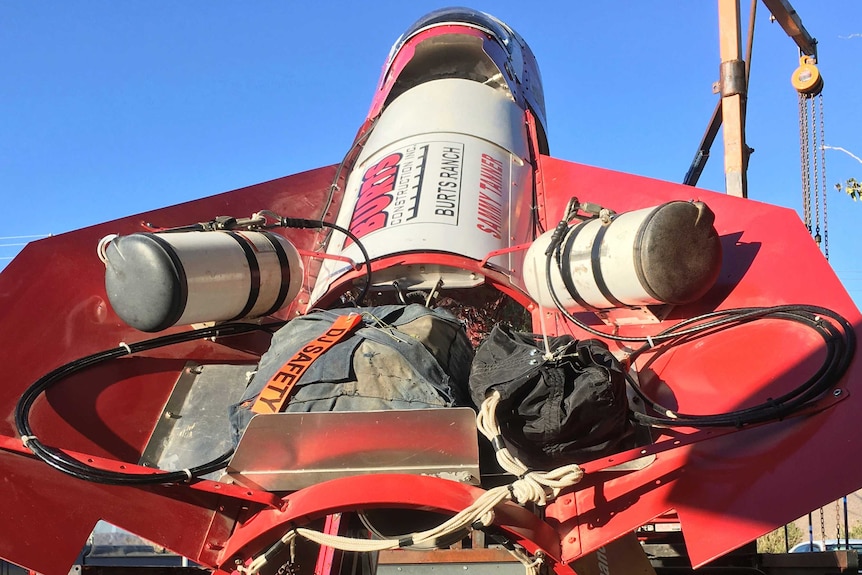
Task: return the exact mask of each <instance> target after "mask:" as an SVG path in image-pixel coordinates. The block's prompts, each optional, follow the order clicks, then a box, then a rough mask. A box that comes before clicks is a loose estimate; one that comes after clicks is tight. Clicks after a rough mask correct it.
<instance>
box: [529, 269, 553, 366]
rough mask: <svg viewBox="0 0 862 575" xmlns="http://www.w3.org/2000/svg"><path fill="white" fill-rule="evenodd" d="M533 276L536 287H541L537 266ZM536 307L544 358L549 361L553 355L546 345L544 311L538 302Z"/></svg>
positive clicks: (546, 333) (549, 347)
mask: <svg viewBox="0 0 862 575" xmlns="http://www.w3.org/2000/svg"><path fill="white" fill-rule="evenodd" d="M533 274H534V275H535V276H536V285H542V282H541V281H540V280H539V266H533ZM548 287H550V286H548ZM537 305H538V307H539V312H538V313H539V329H541V330H542V343H543V344H544V345H545V355H544V358H545V359H546V360H548V361H550V360H551V359H552V358H553V357H554V354H553V353H551V345H550V343H548V330H547V329H546V328H545V310H544V309H542V305H541V304H538V302H537Z"/></svg>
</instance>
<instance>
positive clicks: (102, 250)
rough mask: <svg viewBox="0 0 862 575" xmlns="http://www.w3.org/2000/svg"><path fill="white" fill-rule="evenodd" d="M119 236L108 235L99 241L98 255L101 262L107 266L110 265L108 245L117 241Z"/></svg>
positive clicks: (97, 246)
mask: <svg viewBox="0 0 862 575" xmlns="http://www.w3.org/2000/svg"><path fill="white" fill-rule="evenodd" d="M118 237H120V236H118V235H117V234H108V235H107V236H105V237H103V238H102V239H100V240H99V243H98V244H97V245H96V255H97V256H99V260H101V262H102V263H103V264H105V265H108V244H109V243H111V242H112V241H114V240H115V239H117V238H118Z"/></svg>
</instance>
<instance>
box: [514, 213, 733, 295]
mask: <svg viewBox="0 0 862 575" xmlns="http://www.w3.org/2000/svg"><path fill="white" fill-rule="evenodd" d="M714 220H715V216H714V214H713V213H712V211H711V210H710V209H709V208H708V207H707V206H706V204H704V203H702V202H684V201H674V202H668V203H666V204H662V205H660V206H657V207H651V208H646V209H642V210H635V211H632V212H627V213H623V214H620V215H618V216H616V217H615V218H613V219H612V220H610V221H609V222H608V223H604V222H602V221H601V220H600V219H592V220H587V221H585V222H581V223H579V224H576V225H573V226H571V227H570V228H569V229H568V231H567V232H566V234H565V236H564V237H563V240H562V242H561V244H560V247H559V251H558V253H555V254H552V256H551V257H552V258H553V261H552V262H551V286H553V290H554V293H555V294H556V295H557V297H558V298H559V299H560V301H561V303H562V304H563V307H564V308H566V309H577V308H582V309H590V308H593V309H608V308H616V307H631V306H642V305H653V304H664V303H670V304H685V303H690V302H692V301H695V300H697V299H699V298H700V297H702V296H703V295H704V294H705V293H706V292H707V291H708V290H709V289H710V288H711V287H712V285H713V284H714V283H715V280H716V278H717V277H718V273H719V269H720V267H721V243H720V240H719V237H718V233H717V232H716V230H715V228H714V227H713V222H714ZM552 235H553V232H552V231H551V232H546V233H544V234H542V235H541V236H539V237H538V238H537V239H536V241H535V242H533V244H532V245H531V246H530V248H529V250H528V251H527V255H526V258H525V262H524V282H525V286H526V288H527V293H529V294H530V296H531V297H532V298H533V299H534V300H536V302H537V303H538V304H539V305H541V306H543V307H555V304H554V301H553V299H552V297H551V295H550V289H549V287H548V281H547V279H546V278H547V276H546V273H545V272H546V265H547V256H546V255H545V252H546V251H547V248H548V246H549V245H550V243H551V238H552Z"/></svg>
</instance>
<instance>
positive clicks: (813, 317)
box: [545, 219, 856, 428]
mask: <svg viewBox="0 0 862 575" xmlns="http://www.w3.org/2000/svg"><path fill="white" fill-rule="evenodd" d="M567 223H568V222H567V220H565V219H564V220H563V221H562V222H560V225H558V227H557V229H558V230H561V229H562V228H563V227H564V226H565V225H567ZM564 235H565V234H564V233H562V232H561V233H558V234H555V236H554V238H553V239H552V240H551V244H550V245H549V246H548V249H547V251H546V262H545V263H546V265H545V280H546V282H547V285H548V288H549V293H550V295H551V298H552V299H553V301H554V303H555V305H556V307H557V309H558V310H559V312H560V313H561V314H562V315H563V316H564V317H565V318H566V319H568V320H569V321H571V322H572V323H573V324H575V325H576V326H577V327H579V328H580V329H582V330H584V331H585V332H587V333H589V334H592V335H595V336H597V337H601V338H603V339H606V340H612V341H618V342H625V343H641V344H642V345H641V346H640V347H639V348H638V349H636V350H634V351H633V352H632V353H631V354H630V355H629V361H631V362H633V361H634V360H635V359H637V357H639V356H640V355H641V354H642V353H644V352H645V351H647V350H649V349H651V348H654V347H656V346H657V345H659V344H666V345H669V346H673V345H679V344H681V343H683V342H684V341H687V340H689V339H692V338H695V337H704V336H707V335H709V334H711V333H715V332H717V331H720V330H725V329H730V328H738V327H739V326H741V325H743V324H745V323H748V322H751V321H756V320H762V319H772V320H782V321H790V322H794V323H797V324H799V325H801V326H804V327H806V328H808V329H811V330H814V331H815V332H816V333H817V334H818V335H819V336H820V337H821V338H822V339H823V341H824V348H825V350H826V357H825V359H824V361H823V363H822V364H821V365H820V367H819V368H818V369H817V371H816V372H815V373H814V374H813V375H812V376H811V377H809V378H808V379H807V380H806V381H805V382H804V383H803V384H801V385H799V386H798V387H797V388H795V389H793V390H792V391H790V392H788V393H785V394H784V395H782V396H780V397H778V398H773V399H770V400H768V401H767V402H765V403H762V404H760V405H756V406H753V407H750V408H746V409H740V410H735V411H732V412H727V413H720V414H712V415H693V414H684V413H675V412H673V411H672V410H670V409H667V408H665V407H663V406H661V405H659V404H658V403H657V402H655V401H652V400H651V399H650V398H649V397H647V396H646V395H645V394H644V393H643V392H642V391H641V390H640V388H639V387H638V386H637V384H636V383H635V382H634V381H633V380H632V378H631V377H629V378H628V382H629V385H630V386H631V387H632V388H633V389H634V391H635V392H636V393H637V394H638V395H640V396H641V398H642V399H643V400H644V401H645V402H646V404H647V405H649V406H650V407H651V408H652V409H653V410H654V411H656V412H657V413H659V414H662V415H658V416H653V415H645V414H639V413H635V414H634V415H633V417H634V418H635V419H636V420H637V421H638V422H640V423H644V424H647V425H653V426H661V427H667V426H684V427H695V428H697V427H743V426H745V425H752V424H755V423H763V422H766V421H775V420H780V419H782V418H784V417H787V416H788V415H790V414H792V413H795V412H797V411H799V410H802V409H804V408H805V407H807V406H808V405H810V404H811V403H812V402H814V401H815V400H816V399H818V398H819V397H820V396H821V395H822V394H823V393H824V392H825V391H826V390H828V389H829V388H831V387H832V386H834V385H835V384H836V383H837V382H838V381H839V380H840V379H841V377H842V376H843V375H844V373H845V372H846V371H847V368H848V367H849V365H850V361H851V360H852V358H853V355H854V353H855V349H856V334H855V331H854V330H853V326H852V325H851V324H850V323H849V322H848V321H847V320H846V319H845V318H844V317H842V316H841V315H839V314H838V313H836V312H834V311H832V310H829V309H826V308H822V307H818V306H812V305H781V306H773V307H752V308H737V309H728V310H718V311H714V312H710V313H706V314H702V315H699V316H696V317H693V318H689V319H687V320H683V321H680V322H679V323H676V324H674V325H673V326H671V327H669V328H667V329H664V330H662V331H660V332H659V333H657V334H655V335H650V336H620V335H616V334H613V333H608V332H604V331H600V330H597V329H595V328H593V327H591V326H588V325H586V324H585V323H584V322H582V321H581V320H579V319H578V318H577V317H576V316H574V315H573V314H571V313H569V312H568V310H566V309H565V307H564V306H563V304H562V302H561V300H560V298H559V296H558V295H557V293H556V291H555V288H554V284H553V282H552V281H551V269H552V268H551V266H552V265H554V261H555V260H556V261H557V262H559V261H560V259H559V254H560V245H561V244H562V239H563V237H564Z"/></svg>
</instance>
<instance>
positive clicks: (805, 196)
mask: <svg viewBox="0 0 862 575" xmlns="http://www.w3.org/2000/svg"><path fill="white" fill-rule="evenodd" d="M798 96H799V164H800V168H801V170H802V214H803V221H804V222H805V227H806V228H807V229H808V233H811V185H810V180H809V174H810V169H809V165H810V163H809V161H808V139H809V136H808V102H807V100H806V97H805V94H802V93H800V94H799V95H798Z"/></svg>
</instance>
